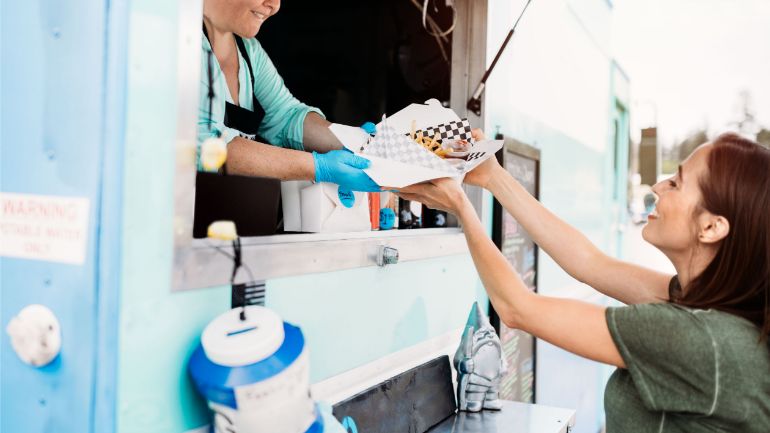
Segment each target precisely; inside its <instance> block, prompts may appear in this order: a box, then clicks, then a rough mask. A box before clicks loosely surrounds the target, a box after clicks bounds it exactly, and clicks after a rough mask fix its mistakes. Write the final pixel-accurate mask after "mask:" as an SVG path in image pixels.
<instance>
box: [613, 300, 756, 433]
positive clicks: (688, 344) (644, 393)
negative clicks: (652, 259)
mask: <svg viewBox="0 0 770 433" xmlns="http://www.w3.org/2000/svg"><path fill="white" fill-rule="evenodd" d="M606 318H607V325H608V326H609V330H610V334H611V335H612V339H613V340H614V341H615V344H616V345H617V347H618V350H619V351H620V354H621V356H622V357H623V361H624V362H625V364H626V368H625V369H623V368H619V369H617V370H615V372H614V373H613V374H612V376H611V377H610V380H609V382H608V383H607V389H606V392H605V396H604V407H605V412H606V415H607V433H619V432H626V433H636V432H639V433H642V432H644V433H650V432H653V433H654V432H665V433H671V432H694V433H697V432H742V433H753V432H757V433H768V432H770V347H768V343H766V342H761V343H760V342H759V328H758V327H757V326H755V325H754V324H752V323H751V322H749V321H748V320H745V319H743V318H741V317H738V316H735V315H732V314H728V313H724V312H720V311H716V310H697V309H690V308H685V307H682V306H678V305H676V304H642V305H631V306H627V307H610V308H608V309H607V312H606Z"/></svg>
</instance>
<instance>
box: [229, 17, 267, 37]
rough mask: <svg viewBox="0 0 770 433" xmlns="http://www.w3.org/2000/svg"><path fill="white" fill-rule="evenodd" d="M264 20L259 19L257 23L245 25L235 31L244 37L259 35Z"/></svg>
mask: <svg viewBox="0 0 770 433" xmlns="http://www.w3.org/2000/svg"><path fill="white" fill-rule="evenodd" d="M263 22H264V21H259V22H258V23H256V24H250V25H248V26H245V27H244V28H243V29H239V30H238V31H237V32H234V33H235V34H237V35H238V36H240V37H242V38H244V39H251V38H255V37H257V33H259V29H260V28H262V23H263Z"/></svg>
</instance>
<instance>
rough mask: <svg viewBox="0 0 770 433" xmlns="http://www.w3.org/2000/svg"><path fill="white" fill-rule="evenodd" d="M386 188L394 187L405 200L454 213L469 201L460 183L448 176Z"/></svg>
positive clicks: (458, 211)
mask: <svg viewBox="0 0 770 433" xmlns="http://www.w3.org/2000/svg"><path fill="white" fill-rule="evenodd" d="M383 189H386V188H383ZM387 189H395V190H396V194H397V195H398V196H399V197H401V198H404V199H406V200H414V201H416V202H419V203H422V204H424V205H425V206H428V207H429V208H431V209H439V210H443V211H447V212H451V213H453V214H455V215H457V214H459V213H460V211H461V210H462V209H463V207H464V206H466V205H467V204H469V203H470V202H468V198H467V197H466V196H465V191H463V189H462V186H461V185H460V183H459V182H457V181H456V180H454V179H451V178H448V177H445V178H443V179H434V180H432V181H430V182H425V183H419V184H417V185H411V186H407V187H404V188H387Z"/></svg>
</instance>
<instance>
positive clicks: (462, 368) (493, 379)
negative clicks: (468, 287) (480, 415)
mask: <svg viewBox="0 0 770 433" xmlns="http://www.w3.org/2000/svg"><path fill="white" fill-rule="evenodd" d="M454 365H455V369H457V382H458V383H457V403H458V405H459V407H460V410H465V411H469V412H479V411H480V410H481V409H491V410H500V408H502V403H501V402H500V398H499V396H498V391H499V389H500V379H501V378H502V376H503V374H505V372H506V370H507V364H506V362H505V358H504V357H503V347H502V345H501V344H500V338H498V336H497V334H496V333H495V328H493V327H492V325H490V324H489V318H487V316H486V315H485V314H484V313H483V312H482V311H481V308H479V304H478V303H477V302H474V303H473V307H471V313H470V314H469V315H468V322H467V323H466V324H465V330H464V331H463V336H462V338H461V339H460V347H458V348H457V352H455V358H454Z"/></svg>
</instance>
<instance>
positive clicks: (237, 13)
mask: <svg viewBox="0 0 770 433" xmlns="http://www.w3.org/2000/svg"><path fill="white" fill-rule="evenodd" d="M280 6H281V2H280V0H204V4H203V52H202V57H201V65H202V66H201V71H202V73H201V93H200V105H199V110H200V111H199V115H198V147H199V154H200V146H201V144H202V143H203V142H204V141H205V140H206V139H207V138H209V137H212V136H214V137H216V136H219V137H221V138H222V139H223V140H224V141H225V143H226V144H227V159H226V162H225V166H224V169H225V171H226V173H227V174H230V175H241V176H259V177H267V178H276V179H281V180H313V181H317V182H333V183H336V184H339V185H341V186H343V187H346V188H348V189H350V190H354V191H378V190H379V187H378V186H377V185H376V184H375V183H374V182H373V181H372V180H371V179H370V178H369V177H368V176H367V175H366V173H364V172H363V170H362V169H364V168H367V167H368V164H369V161H368V160H366V159H364V158H361V157H358V156H355V155H353V154H351V153H349V152H347V151H345V150H341V149H342V144H341V143H340V142H339V141H338V140H337V139H336V137H335V136H334V134H332V133H331V131H330V130H329V128H328V127H329V125H330V123H329V122H328V121H327V120H326V119H325V118H324V117H323V114H322V113H321V111H320V110H318V109H317V108H313V107H309V106H307V105H305V104H303V103H301V102H300V101H298V100H297V99H296V98H294V96H292V94H291V92H289V89H287V88H286V86H285V85H284V83H283V80H282V79H281V76H280V75H279V74H278V71H276V69H275V67H274V66H273V63H272V62H271V61H270V59H269V58H268V56H267V53H265V51H264V50H263V49H262V46H261V45H260V44H259V42H257V40H256V39H254V37H255V36H256V35H257V33H258V32H259V29H260V27H261V26H262V23H264V22H265V20H267V19H268V18H270V17H271V16H273V15H275V14H276V13H277V12H278V10H279V8H280ZM311 152H312V153H311ZM199 159H200V158H199ZM199 169H201V163H200V161H199Z"/></svg>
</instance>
